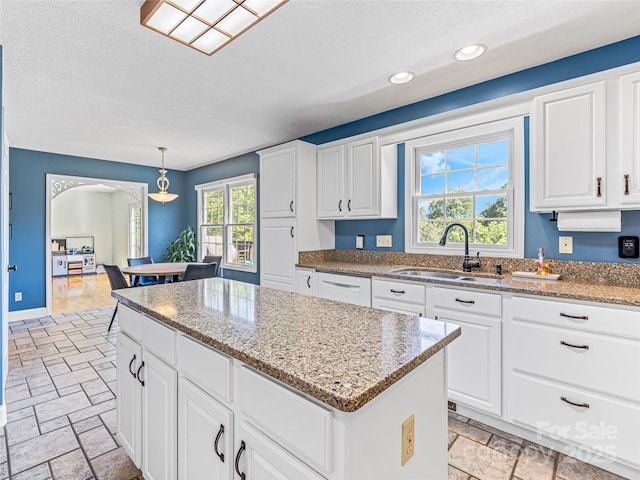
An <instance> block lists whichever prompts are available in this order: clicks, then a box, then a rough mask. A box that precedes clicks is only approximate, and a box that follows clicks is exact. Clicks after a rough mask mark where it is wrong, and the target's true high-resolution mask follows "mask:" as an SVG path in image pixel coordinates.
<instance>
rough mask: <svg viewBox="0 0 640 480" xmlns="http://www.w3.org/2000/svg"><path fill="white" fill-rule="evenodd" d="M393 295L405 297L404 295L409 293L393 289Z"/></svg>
mask: <svg viewBox="0 0 640 480" xmlns="http://www.w3.org/2000/svg"><path fill="white" fill-rule="evenodd" d="M391 293H397V294H399V295H404V294H405V293H407V292H405V291H404V290H394V289H393V288H392V289H391Z"/></svg>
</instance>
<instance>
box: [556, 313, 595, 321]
mask: <svg viewBox="0 0 640 480" xmlns="http://www.w3.org/2000/svg"><path fill="white" fill-rule="evenodd" d="M560 316H561V317H565V318H572V319H574V320H589V317H588V316H587V315H569V314H568V313H562V312H560Z"/></svg>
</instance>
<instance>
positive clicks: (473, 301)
mask: <svg viewBox="0 0 640 480" xmlns="http://www.w3.org/2000/svg"><path fill="white" fill-rule="evenodd" d="M456 302H458V303H465V304H467V305H473V304H474V303H476V301H475V300H461V299H459V298H456Z"/></svg>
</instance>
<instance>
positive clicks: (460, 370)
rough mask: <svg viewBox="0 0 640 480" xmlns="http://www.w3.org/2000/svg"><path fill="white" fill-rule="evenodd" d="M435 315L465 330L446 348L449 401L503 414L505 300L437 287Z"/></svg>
mask: <svg viewBox="0 0 640 480" xmlns="http://www.w3.org/2000/svg"><path fill="white" fill-rule="evenodd" d="M429 296H430V302H431V304H432V305H433V314H434V316H435V318H436V319H437V320H440V321H441V322H451V323H455V324H457V325H460V326H461V327H462V335H460V338H458V340H456V341H455V342H453V343H452V344H451V345H449V346H448V347H447V368H448V374H449V377H448V378H449V399H450V400H452V401H454V402H456V403H461V404H463V405H466V406H468V407H471V408H474V409H476V410H480V411H482V412H486V413H490V414H492V415H496V416H500V415H501V414H502V297H501V296H500V295H499V294H493V293H484V292H478V291H472V290H461V289H454V288H441V287H434V288H432V289H431V290H430V292H429Z"/></svg>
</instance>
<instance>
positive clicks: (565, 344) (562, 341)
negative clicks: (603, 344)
mask: <svg viewBox="0 0 640 480" xmlns="http://www.w3.org/2000/svg"><path fill="white" fill-rule="evenodd" d="M560 345H564V346H565V347H571V348H582V349H583V350H589V345H572V344H571V343H567V342H565V341H564V340H560Z"/></svg>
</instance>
